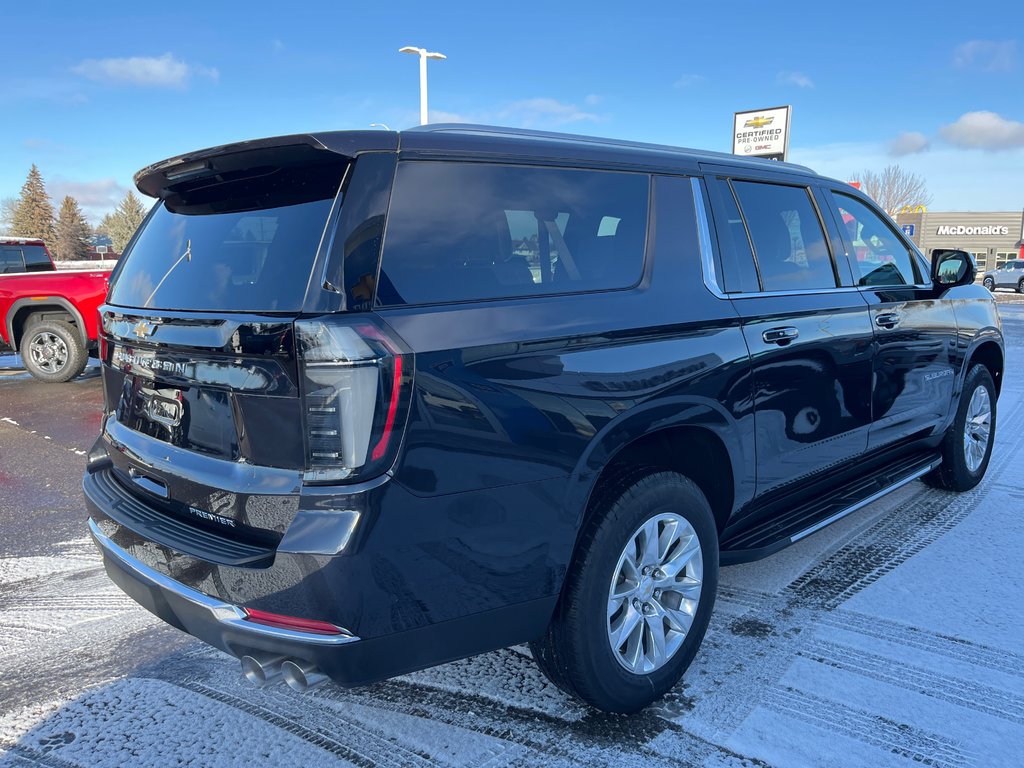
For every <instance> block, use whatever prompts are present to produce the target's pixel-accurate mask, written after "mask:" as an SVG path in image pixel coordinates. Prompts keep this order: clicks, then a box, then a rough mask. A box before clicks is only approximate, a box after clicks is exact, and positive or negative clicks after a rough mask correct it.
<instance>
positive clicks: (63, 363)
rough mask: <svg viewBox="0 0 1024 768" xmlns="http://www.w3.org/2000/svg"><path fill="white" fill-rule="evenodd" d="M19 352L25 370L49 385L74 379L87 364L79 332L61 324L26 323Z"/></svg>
mask: <svg viewBox="0 0 1024 768" xmlns="http://www.w3.org/2000/svg"><path fill="white" fill-rule="evenodd" d="M18 351H19V353H20V354H21V362H22V364H23V365H24V366H25V370H27V371H28V372H29V373H31V374H32V375H33V376H34V377H35V378H37V379H39V380H40V381H45V382H49V383H51V384H58V383H60V382H64V381H70V380H71V379H73V378H75V377H76V376H78V375H79V374H80V373H81V372H82V371H84V370H85V365H86V363H87V362H88V361H89V355H88V354H87V353H86V351H85V345H84V344H82V339H81V337H80V336H79V335H78V329H77V328H75V327H74V326H73V325H70V324H68V323H64V322H61V321H60V320H45V319H44V320H37V321H35V322H32V321H31V320H29V322H28V323H27V324H26V327H25V331H24V333H23V334H22V337H21V346H20V349H19V350H18ZM34 352H35V354H34ZM51 354H52V355H53V356H52V357H48V355H51Z"/></svg>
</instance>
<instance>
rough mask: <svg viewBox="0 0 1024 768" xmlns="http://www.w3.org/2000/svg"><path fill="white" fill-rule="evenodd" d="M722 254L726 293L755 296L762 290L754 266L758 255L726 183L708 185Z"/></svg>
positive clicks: (718, 182)
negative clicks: (751, 246) (755, 253)
mask: <svg viewBox="0 0 1024 768" xmlns="http://www.w3.org/2000/svg"><path fill="white" fill-rule="evenodd" d="M708 192H709V194H710V196H711V200H712V206H713V209H714V214H715V229H716V231H717V232H718V242H719V246H720V248H719V250H720V251H721V254H722V273H723V275H722V277H723V280H724V283H725V285H724V290H725V292H726V293H755V292H757V291H759V290H761V285H760V283H759V281H758V279H757V268H756V267H755V266H754V253H753V251H751V250H750V239H749V238H748V237H747V228H746V226H745V225H744V224H743V217H742V216H741V215H740V209H739V208H738V207H737V206H736V198H735V197H733V193H732V189H731V188H730V187H729V184H728V183H727V182H724V181H717V182H712V183H709V184H708Z"/></svg>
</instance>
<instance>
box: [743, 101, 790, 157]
mask: <svg viewBox="0 0 1024 768" xmlns="http://www.w3.org/2000/svg"><path fill="white" fill-rule="evenodd" d="M791 114H792V107H772V108H770V109H757V110H754V111H752V112H735V113H733V119H732V153H733V154H734V155H746V156H747V157H765V158H768V159H770V160H785V159H786V153H787V152H788V151H789V124H790V116H791Z"/></svg>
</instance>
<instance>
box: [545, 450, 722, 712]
mask: <svg viewBox="0 0 1024 768" xmlns="http://www.w3.org/2000/svg"><path fill="white" fill-rule="evenodd" d="M598 504H599V505H600V506H599V508H598V509H596V510H595V511H596V513H597V514H596V515H595V516H594V519H593V522H592V524H590V525H588V527H587V529H586V530H585V531H584V532H583V534H582V539H581V541H580V545H579V551H578V553H577V556H576V558H575V560H574V565H573V567H572V568H571V569H570V572H569V574H568V576H567V577H566V583H565V587H564V590H563V593H562V599H561V601H560V602H559V605H558V608H557V609H556V611H555V616H554V618H553V619H552V621H551V625H550V626H549V628H548V632H547V634H546V635H545V636H544V638H542V639H541V640H538V641H535V642H533V643H531V644H530V648H531V650H532V652H533V656H534V659H535V660H536V661H537V665H538V666H539V667H540V669H541V671H542V672H543V673H544V674H545V675H546V676H547V677H548V679H549V680H551V681H552V682H553V683H555V685H557V686H558V687H559V688H561V689H562V690H564V691H566V692H567V693H569V694H571V695H573V696H576V697H577V698H579V699H581V700H583V701H584V702H586V703H588V704H590V705H591V706H594V707H597V708H598V709H602V710H605V711H607V712H622V713H628V712H636V711H638V710H640V709H642V708H643V707H645V706H647V705H648V704H650V703H651V702H653V701H654V700H656V699H657V698H659V697H660V696H662V695H663V694H664V693H665V692H667V691H668V690H669V689H671V688H672V687H673V686H674V685H675V684H676V683H677V682H678V681H679V679H680V678H681V677H682V676H683V672H685V671H686V668H687V667H689V666H690V662H691V661H693V658H694V656H695V655H696V653H697V649H698V648H699V647H700V644H701V641H702V640H703V639H704V633H705V631H706V630H707V626H708V621H709V620H710V618H711V610H712V607H713V606H714V602H715V593H716V591H717V588H718V534H717V529H716V526H715V520H714V515H713V514H712V512H711V507H710V505H709V504H708V501H707V499H706V498H705V497H704V494H703V493H701V491H700V489H699V488H698V487H697V486H696V485H695V484H694V483H693V481H691V480H690V479H688V478H686V477H684V476H683V475H680V474H678V473H676V472H667V471H658V470H647V471H646V472H645V473H644V472H641V473H634V474H633V475H632V476H627V477H626V478H624V479H623V480H622V481H621V482H620V483H618V484H617V485H615V486H614V487H611V488H610V489H609V491H608V493H607V494H606V495H605V496H604V498H603V499H602V500H599V501H598Z"/></svg>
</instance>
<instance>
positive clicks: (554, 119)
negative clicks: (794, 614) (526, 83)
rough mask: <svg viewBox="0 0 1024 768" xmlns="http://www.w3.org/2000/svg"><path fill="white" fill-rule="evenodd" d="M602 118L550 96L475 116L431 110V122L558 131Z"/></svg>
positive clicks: (506, 105) (502, 106) (500, 107)
mask: <svg viewBox="0 0 1024 768" xmlns="http://www.w3.org/2000/svg"><path fill="white" fill-rule="evenodd" d="M601 119H602V118H601V116H600V115H598V114H595V113H593V112H587V111H585V110H583V109H581V108H579V107H578V106H576V105H575V104H568V103H565V102H561V101H558V100H557V99H551V98H547V97H538V98H534V99H521V100H519V101H512V102H508V103H507V104H501V105H498V106H496V107H494V108H491V109H486V110H481V111H480V112H473V113H462V112H447V111H445V110H442V109H431V110H430V121H431V122H432V123H435V122H436V123H477V124H484V125H488V124H490V125H495V124H496V125H508V126H513V127H516V128H556V127H559V126H563V125H568V124H570V123H582V122H600V121H601Z"/></svg>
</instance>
